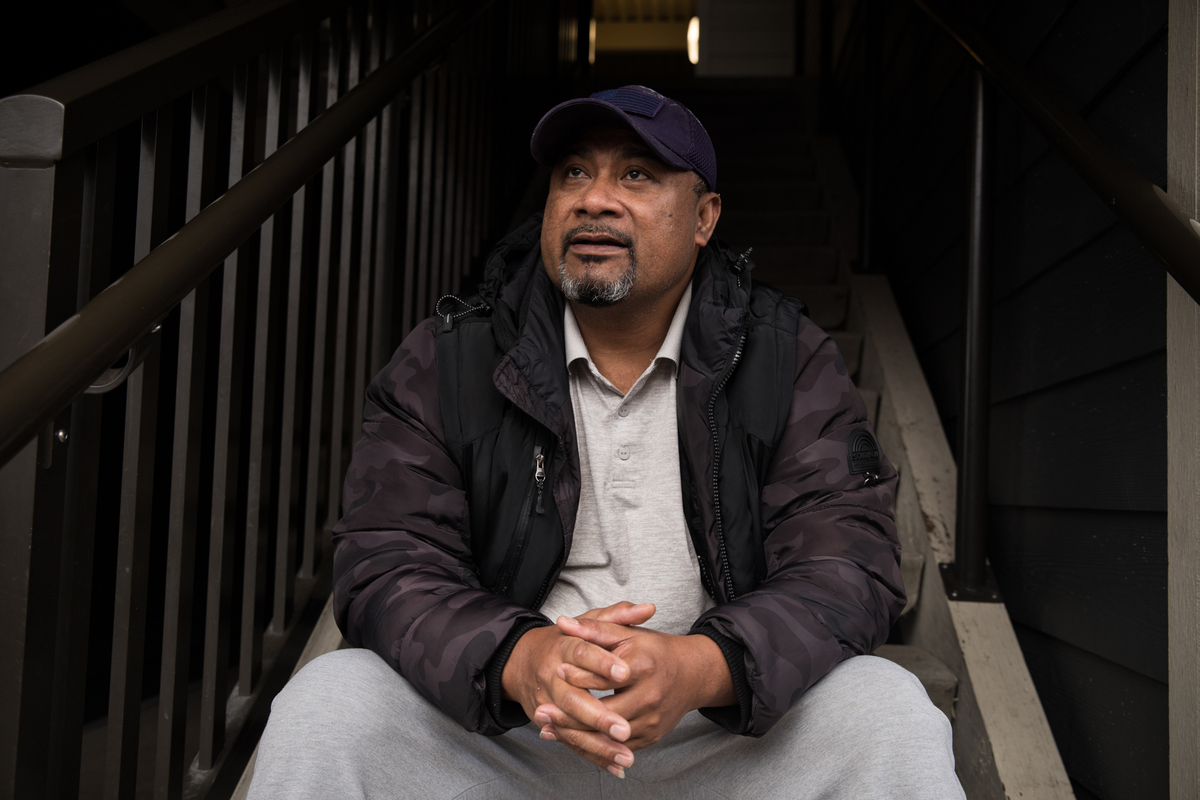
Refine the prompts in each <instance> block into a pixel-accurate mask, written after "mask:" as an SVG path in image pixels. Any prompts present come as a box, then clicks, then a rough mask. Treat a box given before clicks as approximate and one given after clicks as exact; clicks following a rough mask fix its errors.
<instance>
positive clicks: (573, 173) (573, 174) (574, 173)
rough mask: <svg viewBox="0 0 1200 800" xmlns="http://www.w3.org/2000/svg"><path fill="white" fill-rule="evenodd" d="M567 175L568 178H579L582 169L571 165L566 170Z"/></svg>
mask: <svg viewBox="0 0 1200 800" xmlns="http://www.w3.org/2000/svg"><path fill="white" fill-rule="evenodd" d="M567 177H568V178H581V177H583V170H582V169H581V168H579V167H571V168H569V169H568V170H567Z"/></svg>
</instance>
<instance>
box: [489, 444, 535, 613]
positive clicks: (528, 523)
mask: <svg viewBox="0 0 1200 800" xmlns="http://www.w3.org/2000/svg"><path fill="white" fill-rule="evenodd" d="M545 484H546V456H545V454H544V453H543V452H542V446H541V445H540V444H539V445H535V446H534V448H533V483H531V484H530V485H529V490H528V491H527V492H526V493H525V502H524V503H522V504H521V516H520V520H521V528H520V532H519V533H518V534H517V538H516V540H515V541H514V542H513V544H512V546H511V547H509V550H508V555H507V556H506V558H505V565H504V568H503V569H502V570H501V573H500V580H499V581H497V593H498V594H503V595H506V594H508V590H509V589H511V588H512V581H513V578H514V577H516V574H517V572H518V571H520V568H521V560H522V558H521V557H522V556H523V555H524V554H525V545H526V544H527V543H528V542H529V533H530V531H531V530H532V529H533V517H534V514H535V513H536V514H539V515H540V514H545V513H546V507H545V505H543V503H542V491H543V489H544V487H545ZM535 496H536V498H537V503H536V504H535V503H534V498H535Z"/></svg>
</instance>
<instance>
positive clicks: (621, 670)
mask: <svg viewBox="0 0 1200 800" xmlns="http://www.w3.org/2000/svg"><path fill="white" fill-rule="evenodd" d="M610 672H612V676H613V677H614V678H616V679H617V680H619V681H623V680H625V679H626V678H628V677H629V667H626V666H624V665H622V664H613V666H612V669H611V670H610Z"/></svg>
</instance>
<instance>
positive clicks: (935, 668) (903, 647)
mask: <svg viewBox="0 0 1200 800" xmlns="http://www.w3.org/2000/svg"><path fill="white" fill-rule="evenodd" d="M874 654H875V655H877V656H879V657H880V658H886V659H887V660H888V661H891V662H892V663H893V664H899V665H900V666H902V667H904V668H905V669H906V670H908V671H909V672H911V673H912V674H913V675H916V676H917V679H918V680H920V681H921V685H922V686H924V687H925V691H926V693H927V694H928V695H929V699H930V700H931V701H933V704H934V705H935V706H937V708H938V710H939V711H941V712H942V713H943V714H945V715H946V718H947V719H949V720H950V721H951V722H953V721H954V701H955V700H956V699H957V698H958V678H956V677H955V675H954V673H953V672H951V671H950V668H949V667H947V666H946V665H945V664H943V663H942V662H941V661H938V660H937V659H936V658H934V657H933V656H932V655H930V654H929V653H928V652H927V651H925V650H922V649H921V648H919V647H914V646H913V645H907V644H885V645H883V646H882V647H880V648H879V649H878V650H876V651H875V653H874Z"/></svg>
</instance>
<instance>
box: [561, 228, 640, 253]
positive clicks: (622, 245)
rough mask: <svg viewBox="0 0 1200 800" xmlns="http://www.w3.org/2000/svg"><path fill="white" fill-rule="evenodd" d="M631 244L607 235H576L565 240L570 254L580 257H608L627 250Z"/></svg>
mask: <svg viewBox="0 0 1200 800" xmlns="http://www.w3.org/2000/svg"><path fill="white" fill-rule="evenodd" d="M630 244H631V242H629V241H628V240H627V239H622V238H620V237H618V236H615V235H613V234H608V233H577V234H575V235H574V236H571V237H570V238H568V239H567V246H568V249H570V251H571V252H573V253H576V254H578V255H581V256H608V255H615V254H617V253H620V252H621V251H623V250H626V249H628V248H629V246H630Z"/></svg>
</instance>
